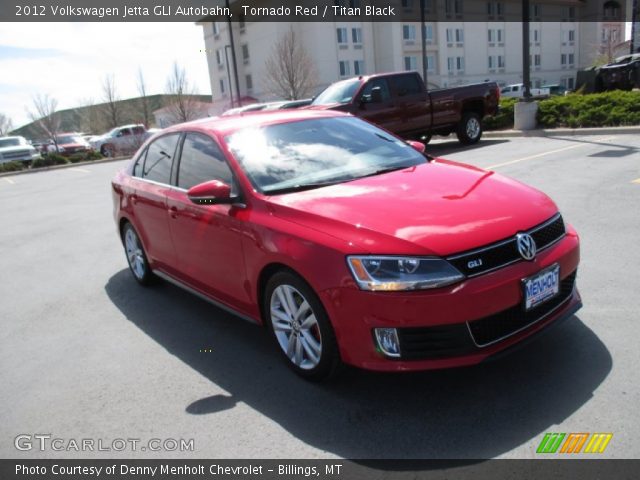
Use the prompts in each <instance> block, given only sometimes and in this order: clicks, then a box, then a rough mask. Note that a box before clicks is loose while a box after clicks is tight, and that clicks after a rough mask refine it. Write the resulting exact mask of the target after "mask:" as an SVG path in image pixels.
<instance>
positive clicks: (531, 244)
mask: <svg viewBox="0 0 640 480" xmlns="http://www.w3.org/2000/svg"><path fill="white" fill-rule="evenodd" d="M516 244H517V246H518V253H520V256H521V257H522V258H524V259H525V260H533V259H534V258H536V242H535V241H534V240H533V237H532V236H531V235H529V234H528V233H519V234H517V235H516Z"/></svg>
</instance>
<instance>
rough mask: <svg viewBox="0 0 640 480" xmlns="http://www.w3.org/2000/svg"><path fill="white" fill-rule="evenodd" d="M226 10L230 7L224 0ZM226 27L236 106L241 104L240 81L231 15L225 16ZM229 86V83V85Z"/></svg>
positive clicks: (227, 0) (227, 1) (226, 0)
mask: <svg viewBox="0 0 640 480" xmlns="http://www.w3.org/2000/svg"><path fill="white" fill-rule="evenodd" d="M225 3H226V7H227V10H229V9H230V6H229V0H225ZM227 28H229V43H230V44H231V45H230V46H231V59H232V60H233V76H234V77H235V80H236V82H235V83H236V94H237V95H238V106H239V107H241V106H242V99H241V97H240V81H239V80H238V62H237V60H236V47H235V44H234V42H233V25H232V24H231V15H229V16H227ZM229 88H231V85H229Z"/></svg>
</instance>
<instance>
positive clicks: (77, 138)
mask: <svg viewBox="0 0 640 480" xmlns="http://www.w3.org/2000/svg"><path fill="white" fill-rule="evenodd" d="M91 151H93V147H92V146H91V145H90V144H89V142H88V141H87V140H86V139H85V138H84V137H83V136H82V134H81V133H59V134H58V135H56V142H55V143H54V142H53V141H50V142H49V144H48V145H47V152H50V153H51V152H57V153H59V154H60V155H64V156H69V155H72V154H74V153H87V152H91Z"/></svg>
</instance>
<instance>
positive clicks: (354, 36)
mask: <svg viewBox="0 0 640 480" xmlns="http://www.w3.org/2000/svg"><path fill="white" fill-rule="evenodd" d="M351 40H352V41H353V43H354V44H356V45H359V44H361V43H362V29H361V28H352V29H351ZM338 43H339V40H338Z"/></svg>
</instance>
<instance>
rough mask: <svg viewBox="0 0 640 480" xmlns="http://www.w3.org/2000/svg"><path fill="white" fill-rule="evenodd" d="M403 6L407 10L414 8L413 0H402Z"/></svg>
mask: <svg viewBox="0 0 640 480" xmlns="http://www.w3.org/2000/svg"><path fill="white" fill-rule="evenodd" d="M402 8H403V9H405V10H411V9H413V0H402Z"/></svg>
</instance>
